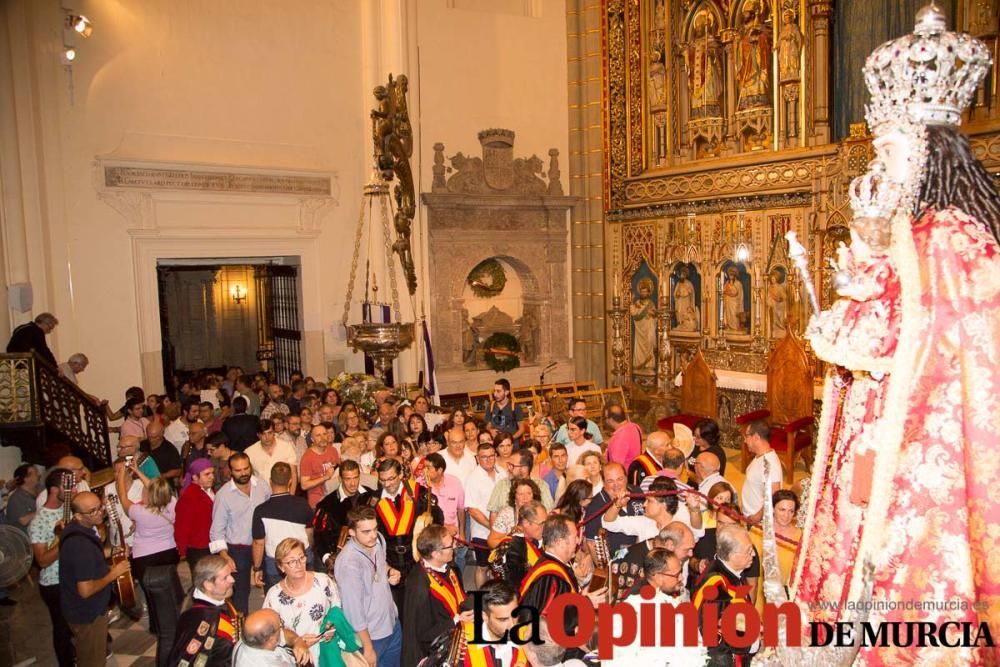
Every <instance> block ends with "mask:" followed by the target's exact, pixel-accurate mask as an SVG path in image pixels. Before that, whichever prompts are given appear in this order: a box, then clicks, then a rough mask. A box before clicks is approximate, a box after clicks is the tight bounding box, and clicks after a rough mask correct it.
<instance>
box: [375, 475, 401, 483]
mask: <svg viewBox="0 0 1000 667" xmlns="http://www.w3.org/2000/svg"><path fill="white" fill-rule="evenodd" d="M397 479H399V475H393V476H392V477H379V478H378V481H380V482H381V483H382V484H392V483H393V482H395V481H396V480H397Z"/></svg>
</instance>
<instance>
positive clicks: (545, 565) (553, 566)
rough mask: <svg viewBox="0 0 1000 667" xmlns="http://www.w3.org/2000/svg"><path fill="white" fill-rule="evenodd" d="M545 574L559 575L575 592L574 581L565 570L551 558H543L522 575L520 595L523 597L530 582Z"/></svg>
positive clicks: (529, 586) (530, 584)
mask: <svg viewBox="0 0 1000 667" xmlns="http://www.w3.org/2000/svg"><path fill="white" fill-rule="evenodd" d="M545 576H553V577H559V578H560V579H562V580H563V581H565V582H566V583H567V584H569V587H570V589H572V591H573V592H574V593H575V592H576V588H577V587H576V582H575V581H574V580H573V579H572V578H571V577H570V576H569V575H568V574H566V570H565V569H564V568H563V566H562V565H560V564H559V563H557V562H555V561H552V560H543V561H541V562H540V563H538V564H537V565H535V566H534V567H533V568H532V569H531V571H529V572H528V574H527V575H525V577H524V581H522V582H521V591H520V595H521V597H522V598H523V597H524V595H525V593H527V592H528V589H530V588H531V586H532V584H534V583H535V582H536V581H538V580H539V579H541V578H542V577H545Z"/></svg>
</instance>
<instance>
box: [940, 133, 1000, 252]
mask: <svg viewBox="0 0 1000 667" xmlns="http://www.w3.org/2000/svg"><path fill="white" fill-rule="evenodd" d="M927 152H928V158H927V174H926V177H925V178H924V183H923V186H922V187H921V188H920V200H921V201H922V202H925V203H926V204H927V205H929V206H933V207H934V208H935V209H938V210H941V209H945V208H947V207H949V206H954V207H955V208H957V209H960V210H961V211H963V212H964V213H967V214H968V215H970V216H972V217H973V218H976V219H977V220H979V221H980V222H982V224H984V225H986V227H987V228H988V229H989V230H990V233H992V234H993V238H995V239H996V240H997V242H998V243H1000V194H998V193H997V187H996V184H995V183H994V181H993V177H992V176H990V173H989V172H988V171H986V168H985V167H983V165H982V163H981V162H980V161H979V160H977V159H976V156H975V154H974V153H973V152H972V144H970V143H969V138H968V137H967V136H966V135H965V134H963V133H962V132H961V131H960V130H959V129H958V128H957V127H953V126H951V125H930V126H928V127H927Z"/></svg>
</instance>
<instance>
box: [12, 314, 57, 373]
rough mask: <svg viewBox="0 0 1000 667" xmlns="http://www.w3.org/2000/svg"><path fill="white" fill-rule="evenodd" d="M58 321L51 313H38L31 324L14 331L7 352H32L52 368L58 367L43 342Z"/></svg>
mask: <svg viewBox="0 0 1000 667" xmlns="http://www.w3.org/2000/svg"><path fill="white" fill-rule="evenodd" d="M57 324H59V320H57V319H56V316H55V315H53V314H52V313H39V315H38V317H36V318H35V319H34V321H33V322H27V323H25V324H22V325H21V326H19V327H17V328H16V329H14V333H12V334H11V336H10V341H8V343H7V351H8V352H31V351H32V350H34V351H35V352H37V353H38V354H39V356H41V357H42V358H43V359H45V361H47V362H49V363H50V364H52V367H53V368H56V367H58V366H59V364H58V363H56V357H55V355H54V354H52V350H50V349H49V344H48V343H46V342H45V336H46V334H50V333H52V331H53V330H54V329H55V328H56V325H57Z"/></svg>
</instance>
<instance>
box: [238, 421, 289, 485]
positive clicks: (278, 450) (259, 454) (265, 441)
mask: <svg viewBox="0 0 1000 667" xmlns="http://www.w3.org/2000/svg"><path fill="white" fill-rule="evenodd" d="M257 437H258V438H259V440H257V442H255V443H254V444H252V445H250V446H249V447H247V449H246V452H244V453H245V454H246V455H247V456H248V457H249V458H250V464H251V465H252V466H253V471H254V474H255V475H257V477H259V478H260V479H261V480H263V481H264V482H265V483H266V482H267V481H269V480H270V479H271V466H273V465H274V464H275V463H277V462H278V461H284V462H285V463H287V464H288V465H290V466H291V467H292V482H291V485H290V486H289V493H290V494H292V495H295V489H296V488H297V486H298V477H299V472H298V471H299V466H298V460H297V458H296V456H295V448H294V447H293V446H292V444H291V443H290V442H288V441H287V440H284V439H280V438H277V437H275V435H274V426H273V425H272V424H271V420H270V419H261V420H260V421H259V422H258V425H257Z"/></svg>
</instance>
